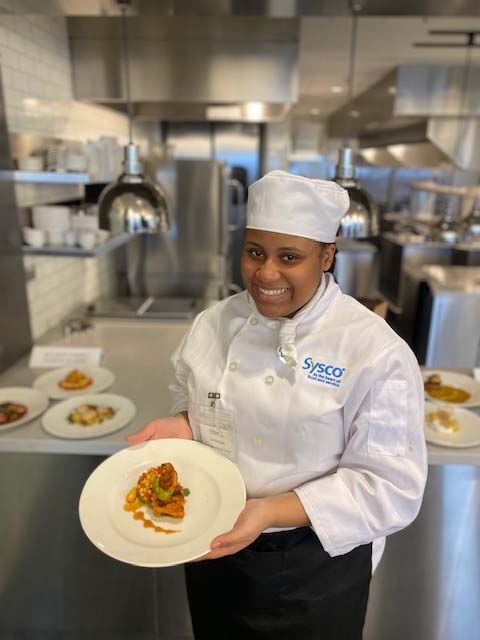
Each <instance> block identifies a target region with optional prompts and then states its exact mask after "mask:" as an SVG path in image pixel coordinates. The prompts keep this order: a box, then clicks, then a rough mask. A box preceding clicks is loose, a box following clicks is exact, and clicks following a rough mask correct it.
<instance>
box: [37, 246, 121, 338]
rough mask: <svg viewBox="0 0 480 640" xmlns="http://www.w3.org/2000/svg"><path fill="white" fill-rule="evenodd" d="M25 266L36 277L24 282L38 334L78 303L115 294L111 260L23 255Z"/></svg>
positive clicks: (56, 322)
mask: <svg viewBox="0 0 480 640" xmlns="http://www.w3.org/2000/svg"><path fill="white" fill-rule="evenodd" d="M24 264H25V268H27V269H31V268H33V269H34V271H35V278H34V279H33V280H31V281H30V282H28V284H27V297H28V303H29V308H30V321H31V326H32V334H33V336H34V337H38V336H40V335H42V334H43V333H45V331H47V330H48V329H50V328H51V327H54V326H55V325H57V324H58V323H59V322H61V321H62V320H63V319H64V318H65V316H68V315H69V314H71V313H72V311H74V310H75V309H77V308H78V307H79V305H84V304H88V303H89V302H93V301H94V300H96V299H97V298H98V297H102V296H108V295H114V294H115V278H114V275H115V274H114V263H113V261H112V260H111V258H110V257H109V256H108V255H105V256H100V257H98V258H83V259H80V258H63V257H55V258H50V257H48V256H25V258H24Z"/></svg>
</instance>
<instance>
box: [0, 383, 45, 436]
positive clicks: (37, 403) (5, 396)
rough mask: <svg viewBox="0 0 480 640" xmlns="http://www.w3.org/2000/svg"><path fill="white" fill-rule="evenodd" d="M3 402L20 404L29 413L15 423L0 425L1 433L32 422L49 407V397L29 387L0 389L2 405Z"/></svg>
mask: <svg viewBox="0 0 480 640" xmlns="http://www.w3.org/2000/svg"><path fill="white" fill-rule="evenodd" d="M1 402H18V404H23V405H25V406H26V407H27V413H26V414H25V415H24V416H23V418H20V420H15V421H14V422H9V423H8V424H0V433H2V432H3V431H6V430H7V429H13V428H14V427H18V426H19V425H21V424H25V423H26V422H30V420H33V419H34V418H36V417H37V416H39V415H40V414H41V413H43V412H44V411H45V409H46V408H47V407H48V396H47V395H46V394H45V393H43V392H42V391H37V390H36V389H30V388H29V387H2V388H0V403H1Z"/></svg>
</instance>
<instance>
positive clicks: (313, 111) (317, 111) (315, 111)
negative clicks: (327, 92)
mask: <svg viewBox="0 0 480 640" xmlns="http://www.w3.org/2000/svg"><path fill="white" fill-rule="evenodd" d="M310 115H311V116H319V115H320V109H317V108H314V109H310Z"/></svg>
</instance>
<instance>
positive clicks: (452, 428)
mask: <svg viewBox="0 0 480 640" xmlns="http://www.w3.org/2000/svg"><path fill="white" fill-rule="evenodd" d="M425 423H426V425H427V426H428V427H430V429H433V431H436V432H437V433H455V432H456V431H460V425H459V424H458V420H457V418H456V417H455V415H454V413H453V409H452V408H451V407H441V408H440V409H436V410H434V411H430V412H429V413H427V415H426V416H425Z"/></svg>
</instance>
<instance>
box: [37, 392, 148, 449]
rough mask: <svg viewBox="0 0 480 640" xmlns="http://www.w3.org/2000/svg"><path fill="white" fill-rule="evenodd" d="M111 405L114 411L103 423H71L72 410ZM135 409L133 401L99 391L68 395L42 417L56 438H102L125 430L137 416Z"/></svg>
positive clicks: (46, 427)
mask: <svg viewBox="0 0 480 640" xmlns="http://www.w3.org/2000/svg"><path fill="white" fill-rule="evenodd" d="M88 404H89V405H94V406H97V407H98V406H103V407H105V406H107V407H112V409H113V410H114V411H115V414H114V416H113V417H112V418H108V419H106V420H104V421H103V422H96V423H95V424H91V425H83V424H77V423H72V422H70V420H69V419H68V417H69V416H70V414H71V413H72V411H74V410H75V409H76V408H77V407H79V406H81V405H88ZM135 413H136V408H135V405H134V404H133V402H132V401H131V400H129V399H128V398H124V397H123V396H118V395H115V394H113V393H97V394H88V395H83V396H78V397H75V398H69V399H68V400H64V401H63V402H59V403H58V404H57V405H55V406H54V407H52V408H51V409H49V410H48V411H47V412H46V414H45V415H44V416H43V418H42V426H43V428H44V429H45V431H46V432H47V433H49V434H50V435H52V436H55V437H56V438H67V439H70V440H88V439H89V438H101V437H102V436H106V435H108V434H109V433H114V432H115V431H119V430H120V429H123V427H125V426H126V425H127V424H129V423H130V422H131V421H132V420H133V418H134V417H135Z"/></svg>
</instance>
